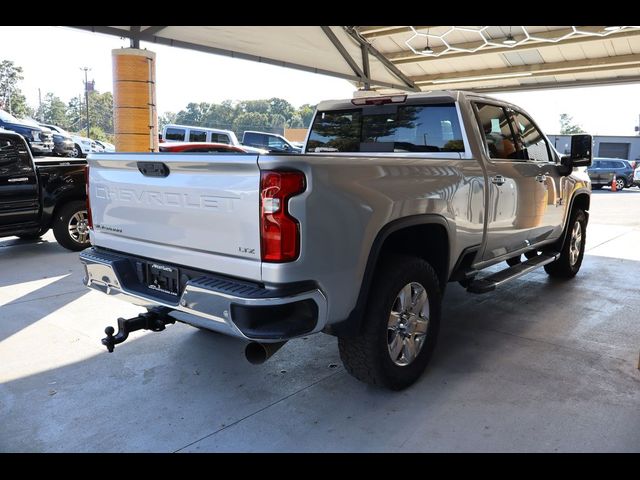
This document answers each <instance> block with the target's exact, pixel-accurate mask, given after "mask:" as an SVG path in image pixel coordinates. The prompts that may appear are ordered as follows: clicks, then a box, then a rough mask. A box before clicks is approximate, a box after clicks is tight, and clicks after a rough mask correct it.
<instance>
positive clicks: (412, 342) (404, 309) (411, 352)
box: [387, 282, 429, 367]
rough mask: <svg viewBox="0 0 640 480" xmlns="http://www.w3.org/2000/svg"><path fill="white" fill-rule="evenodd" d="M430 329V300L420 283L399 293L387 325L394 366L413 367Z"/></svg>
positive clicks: (407, 286) (408, 285) (388, 344)
mask: <svg viewBox="0 0 640 480" xmlns="http://www.w3.org/2000/svg"><path fill="white" fill-rule="evenodd" d="M428 327H429V297H428V296H427V291H426V290H425V289H424V287H423V286H422V285H421V284H420V283H418V282H411V283H408V284H406V285H405V286H404V287H403V288H402V290H400V292H399V293H398V295H397V297H396V299H395V301H394V302H393V306H392V307H391V313H390V314H389V323H388V324H387V346H388V349H389V356H390V357H391V360H392V361H393V363H395V364H396V365H398V366H400V367H405V366H407V365H410V364H411V363H412V362H413V361H414V360H415V359H416V358H417V356H418V354H419V353H420V350H422V347H423V346H424V343H425V339H426V338H427V329H428Z"/></svg>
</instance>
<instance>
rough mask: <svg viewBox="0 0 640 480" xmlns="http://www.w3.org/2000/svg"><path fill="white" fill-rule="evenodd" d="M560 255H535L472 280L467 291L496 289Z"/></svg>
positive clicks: (558, 253) (476, 291) (551, 253)
mask: <svg viewBox="0 0 640 480" xmlns="http://www.w3.org/2000/svg"><path fill="white" fill-rule="evenodd" d="M558 257H560V252H555V253H553V252H549V253H541V254H540V255H538V256H537V257H534V258H532V259H530V260H527V261H526V262H522V263H519V264H518V265H514V266H513V267H509V268H505V269H504V270H500V271H499V272H496V273H494V274H493V275H489V276H488V277H484V278H478V279H476V280H474V281H473V282H471V284H470V285H469V286H468V287H467V292H470V293H487V292H491V291H493V290H495V289H496V287H498V286H500V285H502V284H503V283H507V282H508V281H510V280H514V279H516V278H518V277H521V276H523V275H526V274H527V273H529V272H532V271H533V270H535V269H536V268H540V267H542V266H544V265H547V264H548V263H551V262H553V261H555V260H557V259H558Z"/></svg>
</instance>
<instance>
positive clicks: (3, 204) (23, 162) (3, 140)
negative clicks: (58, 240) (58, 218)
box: [0, 135, 40, 228]
mask: <svg viewBox="0 0 640 480" xmlns="http://www.w3.org/2000/svg"><path fill="white" fill-rule="evenodd" d="M39 209H40V204H39V202H38V181H37V176H36V172H35V169H34V165H33V162H32V160H31V155H30V154H29V151H28V150H27V146H26V144H25V143H24V142H23V141H21V140H20V139H18V138H16V137H13V136H2V135H0V228H3V227H9V226H11V225H16V224H20V223H27V222H34V221H36V220H37V219H38V213H39Z"/></svg>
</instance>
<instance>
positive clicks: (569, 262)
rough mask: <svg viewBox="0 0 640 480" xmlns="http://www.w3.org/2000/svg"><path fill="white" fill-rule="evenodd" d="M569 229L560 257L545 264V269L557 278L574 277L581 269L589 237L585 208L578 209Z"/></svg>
mask: <svg viewBox="0 0 640 480" xmlns="http://www.w3.org/2000/svg"><path fill="white" fill-rule="evenodd" d="M567 228H568V229H569V231H568V232H567V236H566V237H565V239H564V244H563V245H562V250H561V251H560V258H558V260H556V261H555V262H552V263H549V264H547V265H545V266H544V269H545V271H546V272H547V273H548V274H549V275H550V276H552V277H556V278H573V277H575V276H576V274H577V273H578V270H580V266H581V265H582V258H583V257H584V246H585V241H586V239H587V216H586V215H585V213H584V211H583V210H580V209H576V210H574V211H573V212H572V214H571V220H570V221H569V224H568V225H567Z"/></svg>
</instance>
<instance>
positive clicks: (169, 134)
mask: <svg viewBox="0 0 640 480" xmlns="http://www.w3.org/2000/svg"><path fill="white" fill-rule="evenodd" d="M164 138H165V140H180V141H184V129H182V128H167V131H166V133H165V136H164Z"/></svg>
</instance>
